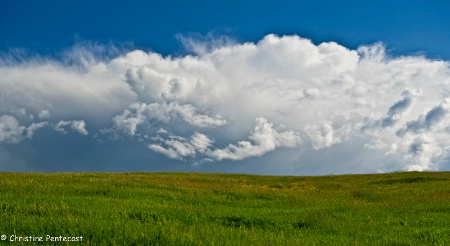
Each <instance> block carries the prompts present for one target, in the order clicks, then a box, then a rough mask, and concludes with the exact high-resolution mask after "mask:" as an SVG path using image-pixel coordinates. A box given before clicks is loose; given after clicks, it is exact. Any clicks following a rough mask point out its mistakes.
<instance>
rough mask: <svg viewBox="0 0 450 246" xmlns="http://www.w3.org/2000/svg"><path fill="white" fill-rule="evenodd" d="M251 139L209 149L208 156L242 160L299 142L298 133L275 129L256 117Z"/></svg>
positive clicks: (270, 124)
mask: <svg viewBox="0 0 450 246" xmlns="http://www.w3.org/2000/svg"><path fill="white" fill-rule="evenodd" d="M249 138H250V140H251V141H246V140H242V141H239V142H238V143H237V144H229V145H228V146H227V147H225V148H221V149H220V148H219V149H214V150H212V151H209V153H208V154H207V155H208V156H210V157H212V158H214V159H216V160H219V161H220V160H224V159H230V160H242V159H245V158H248V157H254V156H262V155H263V154H265V153H266V152H269V151H272V150H275V149H276V148H278V147H290V148H293V147H296V146H298V145H299V144H300V142H301V139H300V137H299V134H298V133H296V132H293V131H277V130H276V129H275V128H274V127H273V124H272V123H270V122H267V120H266V119H265V118H262V117H260V118H257V119H256V126H255V129H254V130H253V131H252V133H251V135H250V136H249Z"/></svg>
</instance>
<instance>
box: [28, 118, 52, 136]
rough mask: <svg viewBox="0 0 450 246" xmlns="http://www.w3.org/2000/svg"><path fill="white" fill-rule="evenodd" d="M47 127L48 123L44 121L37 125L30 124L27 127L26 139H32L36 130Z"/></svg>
mask: <svg viewBox="0 0 450 246" xmlns="http://www.w3.org/2000/svg"><path fill="white" fill-rule="evenodd" d="M47 125H48V122H46V121H44V122H39V123H32V124H31V125H30V126H28V127H27V129H26V131H27V138H29V139H32V138H33V134H34V132H35V131H36V130H37V129H40V128H42V127H45V126H47Z"/></svg>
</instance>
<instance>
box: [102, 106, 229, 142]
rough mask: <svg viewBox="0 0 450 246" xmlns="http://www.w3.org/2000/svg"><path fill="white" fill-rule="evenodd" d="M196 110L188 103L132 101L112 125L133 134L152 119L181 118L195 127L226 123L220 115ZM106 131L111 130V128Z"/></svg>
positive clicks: (169, 119) (163, 121)
mask: <svg viewBox="0 0 450 246" xmlns="http://www.w3.org/2000/svg"><path fill="white" fill-rule="evenodd" d="M197 111H198V109H197V108H196V107H194V106H192V105H190V104H184V105H180V104H178V103H174V102H171V103H150V104H146V103H134V104H132V105H130V106H129V108H128V109H125V110H124V111H123V112H122V113H121V114H119V115H117V116H115V117H114V118H113V124H114V126H113V127H114V129H117V130H119V131H122V132H125V133H127V134H128V135H130V136H134V135H135V134H136V131H137V127H138V126H139V125H142V124H145V123H147V124H151V123H152V122H153V121H157V122H158V123H169V122H170V121H173V122H177V121H180V120H181V121H184V122H187V123H189V124H190V125H192V126H196V127H216V126H221V125H224V124H226V120H225V119H223V118H222V117H221V116H220V115H215V116H208V115H205V114H199V113H197ZM107 131H113V129H109V130H107Z"/></svg>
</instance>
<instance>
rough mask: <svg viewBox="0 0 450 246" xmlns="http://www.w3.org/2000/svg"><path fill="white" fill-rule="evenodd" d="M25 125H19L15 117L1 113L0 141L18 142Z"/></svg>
mask: <svg viewBox="0 0 450 246" xmlns="http://www.w3.org/2000/svg"><path fill="white" fill-rule="evenodd" d="M24 130H25V127H23V126H20V125H19V121H17V119H16V118H14V117H12V116H9V115H3V116H0V143H1V142H10V143H18V142H20V141H21V140H22V133H23V131H24Z"/></svg>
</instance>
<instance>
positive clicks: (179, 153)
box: [0, 0, 450, 175]
mask: <svg viewBox="0 0 450 246" xmlns="http://www.w3.org/2000/svg"><path fill="white" fill-rule="evenodd" d="M448 9H450V4H449V3H448V2H447V1H408V2H407V3H406V2H404V1H370V2H365V3H362V2H361V1H320V2H318V1H283V2H275V1H245V2H243V1H132V2H130V1H9V0H4V1H0V74H1V76H0V171H154V170H161V171H198V172H237V173H258V174H274V175H279V174H283V175H286V174H288V175H291V174H293V175H305V174H307V175H319V174H330V173H335V174H338V173H375V172H390V171H398V170H419V171H423V170H450V159H449V158H448V156H449V154H450V140H449V139H450V129H449V128H448V125H449V124H450V66H449V60H450V49H448V47H447V46H448V44H449V43H450V42H449V41H450V31H449V30H450V17H449V16H448Z"/></svg>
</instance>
